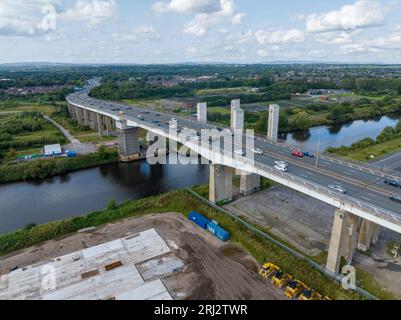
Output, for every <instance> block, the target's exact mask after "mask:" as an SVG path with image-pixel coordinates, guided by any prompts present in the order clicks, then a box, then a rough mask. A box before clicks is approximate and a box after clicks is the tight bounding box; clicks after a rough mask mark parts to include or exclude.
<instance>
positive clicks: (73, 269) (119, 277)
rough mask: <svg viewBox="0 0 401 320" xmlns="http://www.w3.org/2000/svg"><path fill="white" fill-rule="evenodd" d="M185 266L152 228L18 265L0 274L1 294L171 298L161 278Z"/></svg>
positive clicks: (14, 296) (11, 297)
mask: <svg viewBox="0 0 401 320" xmlns="http://www.w3.org/2000/svg"><path fill="white" fill-rule="evenodd" d="M166 255H169V256H168V257H167V256H166ZM182 267H183V263H182V261H181V260H179V259H178V258H177V257H175V256H174V255H172V253H171V249H170V248H169V246H168V245H167V244H166V242H165V241H164V240H163V239H162V238H161V237H160V236H159V234H158V233H157V231H156V230H155V229H150V230H147V231H144V232H141V233H138V234H134V235H131V236H127V237H125V238H122V239H118V240H115V241H111V242H107V243H104V244H101V245H98V246H95V247H91V248H87V249H84V250H82V251H78V252H74V253H71V254H67V255H65V256H62V257H59V258H55V259H53V260H51V261H49V262H47V263H44V264H41V265H35V266H30V267H25V268H20V269H18V270H15V271H13V272H11V273H9V274H8V275H6V276H3V277H2V278H1V279H0V300H172V297H171V295H170V294H169V292H168V290H167V289H166V287H165V286H164V284H163V282H162V280H161V278H162V277H164V276H168V275H169V274H172V273H175V272H177V270H180V268H182Z"/></svg>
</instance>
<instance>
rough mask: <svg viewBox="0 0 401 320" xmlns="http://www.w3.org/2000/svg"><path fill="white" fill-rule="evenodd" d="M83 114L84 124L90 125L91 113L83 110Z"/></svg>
mask: <svg viewBox="0 0 401 320" xmlns="http://www.w3.org/2000/svg"><path fill="white" fill-rule="evenodd" d="M83 113H84V123H85V125H86V126H88V125H89V111H88V110H86V109H83Z"/></svg>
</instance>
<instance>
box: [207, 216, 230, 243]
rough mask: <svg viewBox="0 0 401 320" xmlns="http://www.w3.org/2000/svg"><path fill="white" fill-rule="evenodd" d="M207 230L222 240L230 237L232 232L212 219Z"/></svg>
mask: <svg viewBox="0 0 401 320" xmlns="http://www.w3.org/2000/svg"><path fill="white" fill-rule="evenodd" d="M207 230H208V231H209V232H210V233H211V234H213V235H214V236H215V237H217V238H219V239H220V240H221V241H227V240H228V239H230V233H229V232H228V231H226V230H224V229H223V228H222V227H220V226H219V225H217V223H216V222H214V221H212V222H210V223H209V224H208V225H207Z"/></svg>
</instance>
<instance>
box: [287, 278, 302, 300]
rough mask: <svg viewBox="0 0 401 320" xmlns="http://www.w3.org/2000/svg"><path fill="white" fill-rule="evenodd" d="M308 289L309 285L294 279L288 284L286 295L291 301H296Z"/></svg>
mask: <svg viewBox="0 0 401 320" xmlns="http://www.w3.org/2000/svg"><path fill="white" fill-rule="evenodd" d="M307 288H308V287H307V285H306V284H305V283H303V282H302V281H299V280H296V279H293V280H291V281H290V282H289V283H288V285H287V287H286V289H285V292H284V294H285V296H286V297H288V298H290V299H295V298H297V297H298V296H299V295H300V294H301V293H302V292H303V291H304V290H305V289H307Z"/></svg>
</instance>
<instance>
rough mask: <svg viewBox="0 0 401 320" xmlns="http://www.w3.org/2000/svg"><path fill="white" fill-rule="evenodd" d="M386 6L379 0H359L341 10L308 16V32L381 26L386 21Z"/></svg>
mask: <svg viewBox="0 0 401 320" xmlns="http://www.w3.org/2000/svg"><path fill="white" fill-rule="evenodd" d="M384 11H385V8H384V7H383V6H382V5H381V4H380V2H378V1H371V0H359V1H357V2H355V3H354V4H352V5H345V6H343V7H342V8H340V9H339V10H335V11H330V12H326V13H322V14H317V13H314V14H311V15H308V16H307V17H306V29H307V31H308V32H327V31H336V30H355V29H359V28H367V27H372V26H379V25H382V24H383V23H384Z"/></svg>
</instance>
